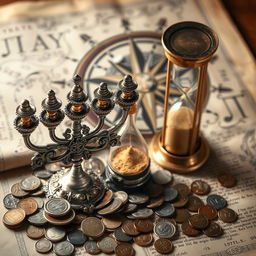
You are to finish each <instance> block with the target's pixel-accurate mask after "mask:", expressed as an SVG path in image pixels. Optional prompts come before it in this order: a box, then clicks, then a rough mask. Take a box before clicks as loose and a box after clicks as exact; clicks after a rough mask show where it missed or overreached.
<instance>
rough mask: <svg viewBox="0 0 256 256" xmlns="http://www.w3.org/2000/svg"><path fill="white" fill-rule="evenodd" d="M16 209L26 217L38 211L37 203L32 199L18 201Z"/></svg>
mask: <svg viewBox="0 0 256 256" xmlns="http://www.w3.org/2000/svg"><path fill="white" fill-rule="evenodd" d="M18 207H19V208H21V209H23V210H24V211H25V213H26V215H31V214H33V213H34V212H36V211H37V209H38V206H37V202H36V200H34V199H33V198H25V199H22V200H20V201H19V203H18Z"/></svg>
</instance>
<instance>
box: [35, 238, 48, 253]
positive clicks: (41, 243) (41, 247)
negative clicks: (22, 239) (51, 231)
mask: <svg viewBox="0 0 256 256" xmlns="http://www.w3.org/2000/svg"><path fill="white" fill-rule="evenodd" d="M35 248H36V251H37V252H39V253H47V252H49V251H50V250H51V249H52V243H51V241H49V240H47V239H45V238H43V239H40V240H38V241H37V242H36V244H35Z"/></svg>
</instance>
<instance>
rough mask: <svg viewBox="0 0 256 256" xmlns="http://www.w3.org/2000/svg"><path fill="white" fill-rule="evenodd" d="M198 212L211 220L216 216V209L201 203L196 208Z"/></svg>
mask: <svg viewBox="0 0 256 256" xmlns="http://www.w3.org/2000/svg"><path fill="white" fill-rule="evenodd" d="M198 213H199V214H201V215H203V216H204V217H206V218H207V219H208V220H213V219H215V218H217V217H218V212H217V210H216V209H215V208H214V207H213V206H211V205H202V206H201V207H200V208H199V209H198Z"/></svg>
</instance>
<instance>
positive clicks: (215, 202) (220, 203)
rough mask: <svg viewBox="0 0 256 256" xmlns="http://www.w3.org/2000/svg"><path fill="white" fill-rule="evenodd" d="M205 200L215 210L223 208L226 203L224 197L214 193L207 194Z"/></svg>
mask: <svg viewBox="0 0 256 256" xmlns="http://www.w3.org/2000/svg"><path fill="white" fill-rule="evenodd" d="M206 202H207V204H209V205H211V206H213V207H214V208H215V209H216V210H220V209H222V208H225V207H226V205H227V201H226V199H225V198H223V197H222V196H219V195H216V194H212V195H209V196H208V197H207V199H206Z"/></svg>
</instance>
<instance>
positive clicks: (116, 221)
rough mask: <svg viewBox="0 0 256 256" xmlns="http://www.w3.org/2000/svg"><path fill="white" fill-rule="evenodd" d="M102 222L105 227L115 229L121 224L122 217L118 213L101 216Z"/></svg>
mask: <svg viewBox="0 0 256 256" xmlns="http://www.w3.org/2000/svg"><path fill="white" fill-rule="evenodd" d="M101 221H102V223H103V224H104V226H105V228H106V229H111V230H113V229H116V228H118V227H120V226H121V225H122V217H121V216H120V215H112V216H108V217H103V218H102V220H101Z"/></svg>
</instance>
